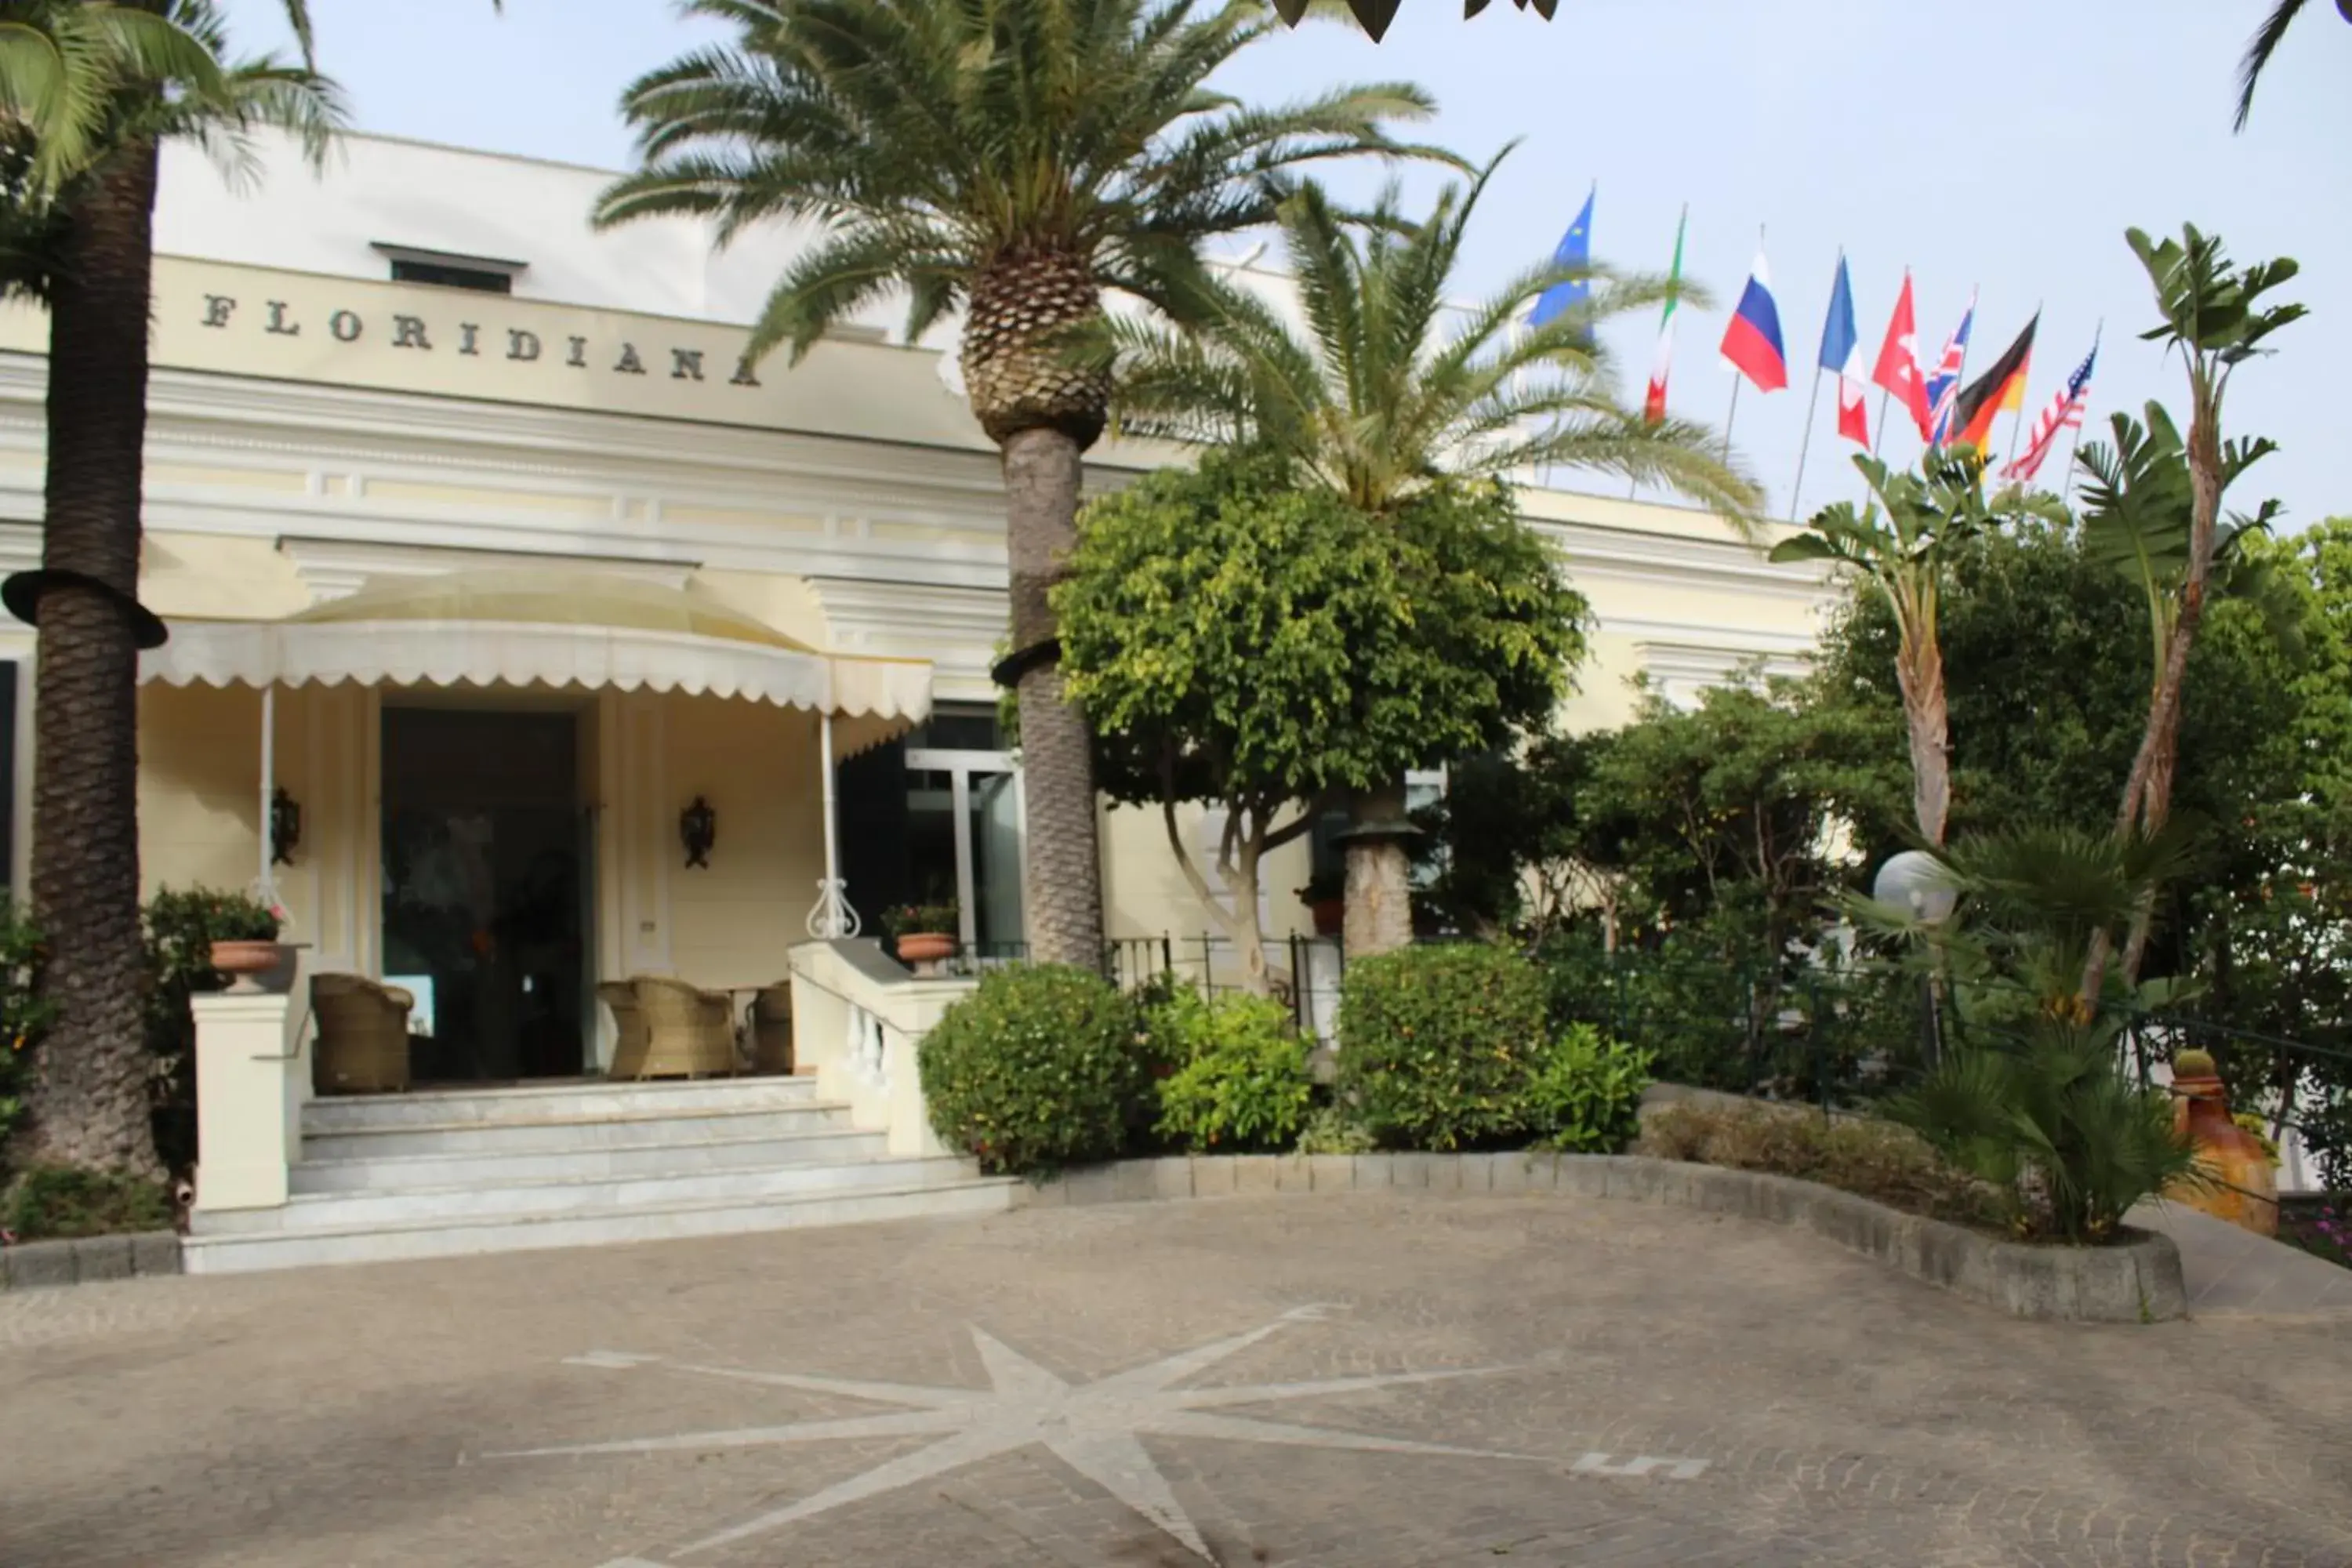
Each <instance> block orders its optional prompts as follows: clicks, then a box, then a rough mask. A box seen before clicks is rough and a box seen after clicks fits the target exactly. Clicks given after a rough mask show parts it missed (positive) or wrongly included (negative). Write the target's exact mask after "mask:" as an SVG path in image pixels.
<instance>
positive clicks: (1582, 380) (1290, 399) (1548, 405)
mask: <svg viewBox="0 0 2352 1568" xmlns="http://www.w3.org/2000/svg"><path fill="white" fill-rule="evenodd" d="M1508 151H1509V150H1508V149H1505V154H1507V153H1508ZM1505 154H1497V155H1496V158H1495V159H1494V161H1493V162H1490V163H1487V165H1486V167H1485V168H1484V169H1482V170H1480V171H1478V173H1477V174H1476V175H1475V178H1474V179H1473V180H1472V181H1471V183H1470V184H1468V186H1467V187H1466V188H1465V187H1462V186H1449V187H1448V188H1447V189H1446V190H1445V192H1444V194H1443V195H1440V196H1439V198H1438V200H1437V204H1436V205H1435V206H1434V208H1433V209H1432V211H1431V212H1430V213H1429V215H1428V216H1426V217H1423V218H1418V219H1412V218H1408V217H1406V216H1404V215H1403V213H1402V211H1401V210H1400V208H1399V205H1398V196H1397V195H1396V193H1395V192H1394V191H1393V190H1391V191H1390V192H1388V193H1386V194H1384V195H1382V196H1381V199H1380V201H1379V203H1378V204H1377V205H1375V207H1374V208H1373V210H1372V211H1371V212H1370V213H1369V214H1367V215H1365V216H1363V217H1362V218H1361V220H1358V219H1357V218H1354V217H1351V216H1349V215H1348V214H1346V213H1344V212H1342V211H1341V210H1340V208H1339V206H1338V205H1335V204H1334V203H1333V201H1332V200H1331V198H1330V197H1329V195H1327V194H1326V193H1325V192H1324V191H1323V190H1322V189H1321V187H1319V186H1318V185H1315V184H1308V185H1307V186H1306V187H1305V188H1303V189H1302V190H1300V191H1299V193H1298V194H1297V195H1295V196H1293V197H1292V198H1291V199H1290V200H1289V201H1287V202H1286V203H1284V204H1283V206H1282V209H1281V213H1280V217H1279V222H1280V225H1281V229H1282V237H1283V240H1284V243H1285V246H1286V248H1287V251H1288V253H1289V258H1290V267H1291V271H1292V273H1293V276H1294V279H1295V282H1296V288H1297V309H1298V316H1299V318H1300V319H1301V321H1303V324H1304V327H1305V331H1303V332H1302V331H1299V330H1298V328H1297V326H1294V325H1293V323H1292V321H1290V320H1289V319H1288V318H1287V317H1286V315H1285V313H1284V312H1283V310H1281V309H1280V308H1278V307H1277V306H1276V305H1275V304H1273V303H1270V302H1268V301H1267V300H1264V299H1262V298H1258V297H1255V296H1253V295H1249V294H1246V293H1243V292H1241V291H1239V290H1234V289H1227V290H1223V291H1221V297H1220V307H1219V310H1218V311H1217V313H1216V315H1215V316H1214V317H1213V319H1212V320H1211V321H1210V322H1209V323H1208V324H1207V326H1206V328H1205V330H1202V331H1175V330H1171V329H1169V328H1167V327H1165V326H1163V325H1160V324H1157V323H1151V322H1143V321H1117V322H1114V323H1113V324H1112V326H1111V329H1110V331H1111V334H1112V337H1113V340H1114V342H1116V343H1117V345H1118V353H1119V363H1120V374H1119V393H1118V398H1117V399H1116V402H1115V411H1116V413H1117V416H1118V419H1119V421H1120V424H1121V427H1122V428H1133V429H1134V430H1136V431H1137V432H1138V433H1140V434H1147V435H1153V436H1159V437H1168V438H1172V439H1176V440H1181V441H1190V442H1197V443H1212V442H1227V441H1232V442H1247V443H1252V444H1262V445H1265V446H1269V447H1274V448H1276V449H1277V450H1280V451H1282V452H1284V453H1285V454H1286V455H1287V456H1289V457H1290V458H1292V459H1293V460H1294V461H1295V462H1296V463H1297V465H1298V467H1299V468H1301V469H1302V470H1303V471H1305V472H1308V473H1311V474H1313V475H1315V476H1316V477H1317V478H1318V479H1319V481H1320V482H1321V483H1323V484H1325V485H1328V487H1330V488H1331V489H1333V490H1335V491H1337V492H1338V493H1339V495H1341V496H1343V497H1345V498H1346V499H1347V500H1348V501H1349V503H1350V504H1351V505H1353V506H1356V507H1358V508H1360V509H1361V510H1364V511H1367V512H1370V513H1372V514H1374V515H1376V516H1377V515H1381V514H1383V513H1387V512H1390V511H1392V510H1394V509H1396V508H1397V507H1399V506H1401V505H1402V504H1403V503H1404V502H1405V501H1406V500H1409V499H1410V498H1411V497H1412V495H1413V494H1414V493H1416V492H1417V491H1418V490H1420V489H1423V487H1424V486H1426V485H1428V484H1429V483H1430V482H1431V481H1432V480H1433V479H1436V478H1437V477H1438V476H1439V475H1441V474H1444V473H1455V474H1471V475H1490V476H1495V477H1498V478H1499V477H1504V476H1508V475H1511V474H1514V473H1519V472H1523V471H1525V470H1528V469H1532V468H1551V467H1567V468H1590V469H1595V470H1599V471H1601V472H1605V473H1612V474H1616V475H1618V476H1621V477H1623V478H1629V479H1638V480H1643V481H1646V482H1649V483H1653V484H1661V485H1664V486H1666V487H1667V488H1668V489H1674V490H1675V491H1677V492H1679V493H1681V494H1683V495H1685V496H1687V497H1689V498H1691V499H1692V500H1696V501H1699V502H1701V503H1702V504H1704V505H1706V506H1708V507H1711V508H1714V509H1715V510H1717V511H1720V512H1722V513H1723V514H1724V515H1725V516H1727V518H1729V519H1731V520H1733V521H1734V522H1735V524H1737V525H1739V526H1742V527H1743V528H1745V527H1746V526H1748V525H1749V524H1751V523H1752V521H1753V520H1754V518H1755V516H1756V514H1757V511H1758V510H1759V507H1760V505H1761V500H1762V497H1761V494H1760V492H1759V490H1758V489H1756V487H1755V486H1754V484H1752V483H1751V482H1750V481H1749V480H1748V479H1745V478H1744V477H1742V476H1741V475H1740V474H1739V473H1738V471H1737V470H1735V469H1734V468H1731V467H1730V466H1729V465H1728V464H1727V462H1726V461H1725V460H1724V459H1723V458H1722V457H1721V455H1720V454H1721V452H1722V440H1721V437H1718V436H1717V435H1716V434H1715V433H1714V432H1713V431H1710V430H1708V429H1707V428H1706V427H1705V426H1701V425H1696V424H1694V423H1691V422H1689V421H1686V420H1680V419H1668V420H1665V421H1663V422H1662V423H1659V424H1655V425H1652V424H1649V423H1646V422H1645V421H1644V420H1643V417H1642V415H1641V412H1640V411H1639V410H1637V409H1633V408H1629V407H1627V406H1626V405H1624V403H1623V402H1622V401H1621V400H1620V398H1619V397H1618V395H1617V393H1616V391H1615V389H1614V385H1613V378H1612V374H1611V372H1612V365H1611V363H1610V361H1609V359H1608V357H1607V355H1606V354H1605V353H1604V352H1603V351H1602V349H1601V346H1600V344H1599V342H1597V340H1596V339H1595V337H1594V331H1593V330H1594V327H1595V326H1596V324H1597V323H1599V322H1600V321H1604V320H1607V319H1609V318H1611V317H1613V316H1617V315H1621V314H1622V313H1624V312H1626V311H1629V310H1639V309H1643V308H1644V307H1648V306H1654V305H1655V304H1657V303H1658V302H1659V300H1661V299H1662V298H1663V296H1664V284H1663V283H1661V282H1659V281H1657V280H1654V279H1637V278H1614V277H1609V276H1599V275H1594V274H1592V273H1591V272H1589V271H1585V270H1581V269H1575V268H1563V267H1560V266H1559V265H1557V264H1552V263H1547V264H1546V265H1543V266H1540V267H1537V268H1531V269H1529V270H1528V271H1527V272H1524V273H1522V274H1520V275H1519V276H1518V277H1517V278H1515V279H1512V280H1511V281H1509V282H1507V283H1506V284H1505V285H1504V286H1503V287H1502V288H1501V289H1499V290H1497V291H1496V293H1494V294H1493V295H1491V296H1489V297H1488V298H1487V299H1486V300H1484V301H1482V302H1481V303H1479V304H1478V305H1476V306H1475V307H1474V308H1472V309H1471V310H1469V311H1468V312H1467V313H1466V315H1464V316H1463V317H1462V318H1461V319H1460V320H1459V321H1456V320H1454V318H1453V314H1452V312H1451V310H1450V308H1449V305H1448V300H1447V286H1448V285H1449V283H1450V282H1451V281H1452V279H1453V277H1454V268H1455V266H1456V264H1457V262H1458V261H1459V259H1460V257H1461V251H1462V243H1463V238H1464V236H1465V234H1466V232H1467V231H1468V228H1469V224H1470V218H1471V215H1472V214H1473V212H1475V210H1476V207H1477V205H1478V198H1479V196H1480V195H1481V194H1482V193H1483V192H1484V191H1485V190H1486V183H1487V181H1488V180H1489V179H1490V178H1491V177H1492V176H1493V174H1494V172H1495V169H1496V165H1498V164H1499V163H1501V162H1502V158H1503V156H1504V155H1505ZM1570 281H1581V282H1584V283H1587V284H1590V285H1591V297H1590V298H1589V300H1587V301H1586V302H1585V303H1584V304H1583V305H1581V306H1580V307H1578V308H1575V309H1572V310H1569V311H1567V312H1565V313H1563V314H1560V315H1559V316H1555V317H1554V318H1552V319H1551V320H1550V321H1547V322H1546V323H1545V324H1544V325H1542V326H1538V327H1529V326H1527V325H1525V320H1526V317H1527V316H1528V310H1529V308H1530V307H1531V306H1533V305H1534V303H1535V302H1536V300H1538V298H1539V297H1540V296H1541V295H1542V294H1543V293H1544V291H1545V290H1546V289H1550V288H1552V287H1554V286H1555V285H1558V284H1560V283H1562V282H1570ZM1685 292H1687V293H1690V294H1692V295H1693V296H1694V297H1695V298H1697V297H1701V296H1699V295H1698V292H1697V291H1696V290H1691V289H1685ZM1431 760H1432V761H1433V762H1435V761H1439V760H1442V759H1436V758H1433V759H1431ZM1351 812H1352V815H1353V816H1355V818H1356V820H1355V822H1354V823H1353V824H1352V825H1351V827H1350V830H1349V840H1348V843H1349V847H1348V898H1347V914H1346V919H1345V928H1344V930H1345V938H1344V940H1345V941H1346V943H1347V946H1348V950H1349V952H1386V951H1388V950H1390V949H1391V948H1395V947H1401V946H1402V945H1404V944H1405V943H1406V942H1410V941H1411V940H1412V908H1411V893H1410V888H1409V877H1410V869H1411V868H1410V866H1409V864H1408V857H1407V854H1406V852H1405V849H1404V847H1403V844H1402V837H1400V835H1399V832H1398V831H1397V830H1398V829H1399V828H1400V827H1401V826H1402V818H1403V815H1404V784H1403V781H1402V780H1401V779H1400V780H1397V781H1394V782H1393V783H1391V784H1389V785H1387V786H1385V787H1383V788H1381V789H1378V790H1374V791H1370V792H1368V793H1366V794H1365V795H1361V796H1360V797H1359V798H1358V799H1357V800H1356V801H1355V802H1354V803H1352V805H1351Z"/></svg>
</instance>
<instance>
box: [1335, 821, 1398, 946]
mask: <svg viewBox="0 0 2352 1568" xmlns="http://www.w3.org/2000/svg"><path fill="white" fill-rule="evenodd" d="M1404 802H1405V786H1404V781H1403V780H1402V779H1398V780H1396V781H1395V782H1394V783H1392V784H1382V785H1381V786H1380V787H1379V788H1377V789H1369V790H1359V791H1357V792H1356V793H1355V794H1354V795H1351V796H1350V797H1349V803H1348V807H1349V809H1348V817H1349V822H1348V829H1349V833H1350V834H1351V835H1362V834H1365V833H1367V830H1370V834H1371V835H1372V836H1370V837H1349V840H1348V851H1347V853H1348V882H1347V889H1346V897H1347V904H1346V912H1345V913H1344V914H1343V915H1342V917H1341V920H1340V926H1339V941H1340V944H1341V946H1342V948H1343V949H1344V951H1345V952H1347V954H1348V956H1349V958H1369V957H1370V956H1371V955H1372V954H1374V953H1376V952H1395V951H1396V950H1397V949H1398V948H1401V947H1410V946H1412V857H1411V856H1409V855H1408V854H1407V853H1406V852H1405V847H1404V841H1403V840H1402V839H1401V838H1395V837H1387V836H1385V833H1384V832H1383V830H1385V829H1389V828H1393V827H1397V826H1401V825H1402V824H1403V822H1404V820H1405V808H1404Z"/></svg>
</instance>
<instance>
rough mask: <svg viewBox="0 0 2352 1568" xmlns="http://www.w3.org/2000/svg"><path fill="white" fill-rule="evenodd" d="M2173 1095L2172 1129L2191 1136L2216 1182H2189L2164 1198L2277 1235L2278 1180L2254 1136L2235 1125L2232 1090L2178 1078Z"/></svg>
mask: <svg viewBox="0 0 2352 1568" xmlns="http://www.w3.org/2000/svg"><path fill="white" fill-rule="evenodd" d="M2172 1094H2173V1110H2172V1116H2173V1125H2174V1126H2175V1127H2176V1128H2178V1129H2179V1131H2182V1132H2184V1133H2186V1134H2187V1135H2188V1137H2189V1142H2190V1143H2191V1144H2193V1145H2194V1146H2195V1148H2196V1150H2197V1163H2199V1164H2200V1165H2201V1166H2203V1167H2204V1168H2205V1171H2206V1173H2208V1174H2209V1175H2210V1176H2211V1177H2212V1178H2213V1180H2212V1181H2211V1182H2210V1183H2208V1184H2203V1185H2201V1186H2190V1185H2189V1184H2186V1183H2184V1184H2181V1185H2180V1186H2179V1188H2178V1189H2176V1190H2175V1191H2173V1192H2170V1193H2168V1194H2165V1195H2166V1196H2167V1197H2169V1198H2170V1199H2171V1200H2172V1201H2173V1202H2175V1203H2177V1204H2185V1205H2188V1206H2189V1207H2190V1208H2193V1209H2200V1210H2202V1211H2203V1212H2205V1213H2206V1214H2210V1215H2212V1216H2213V1217H2214V1218H2216V1219H2226V1220H2228V1221H2229V1222H2230V1223H2231V1225H2236V1226H2244V1227H2245V1228H2246V1229H2248V1230H2251V1231H2252V1232H2253V1233H2254V1234H2255V1235H2257V1236H2276V1235H2277V1234H2278V1177H2277V1175H2276V1173H2273V1171H2272V1169H2271V1161H2270V1156H2269V1155H2268V1154H2265V1153H2263V1146H2262V1145H2261V1144H2260V1143H2258V1142H2255V1141H2254V1135H2253V1134H2252V1133H2251V1132H2249V1131H2246V1130H2245V1129H2244V1128H2242V1127H2241V1126H2239V1125H2238V1124H2237V1123H2236V1122H2234V1121H2231V1120H2230V1097H2229V1091H2228V1089H2225V1088H2224V1087H2223V1086H2222V1083H2221V1079H2220V1078H2218V1077H2216V1076H2214V1075H2212V1074H2210V1073H2193V1074H2189V1075H2188V1076H2185V1077H2180V1078H2176V1079H2173V1080H2172Z"/></svg>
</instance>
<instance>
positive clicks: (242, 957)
mask: <svg viewBox="0 0 2352 1568" xmlns="http://www.w3.org/2000/svg"><path fill="white" fill-rule="evenodd" d="M286 957H287V947H286V944H285V943H284V942H272V941H265V940H262V939H258V938H255V939H249V940H239V941H235V942H215V943H213V951H212V963H213V967H214V968H215V969H217V970H219V971H220V972H221V973H223V974H226V975H231V976H233V977H234V978H233V979H232V980H231V981H230V982H229V989H230V990H231V991H235V992H239V993H242V994H247V995H251V994H254V993H255V992H257V991H259V990H260V989H261V985H260V984H259V983H258V981H257V976H259V975H264V974H272V973H277V972H278V970H280V969H283V968H284V967H285V966H286Z"/></svg>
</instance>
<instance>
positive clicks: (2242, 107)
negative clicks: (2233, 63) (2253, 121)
mask: <svg viewBox="0 0 2352 1568" xmlns="http://www.w3.org/2000/svg"><path fill="white" fill-rule="evenodd" d="M2303 7H2304V0H2278V4H2277V5H2273V6H2272V7H2271V14H2270V15H2269V16H2265V17H2263V25H2262V26H2259V27H2257V28H2255V29H2254V36H2253V37H2252V38H2250V39H2248V40H2247V42H2246V58H2243V59H2242V60H2240V61H2239V62H2238V118H2237V120H2236V121H2235V122H2234V125H2235V129H2237V130H2240V131H2243V130H2244V129H2245V128H2246V117H2247V116H2248V115H2250V114H2252V112H2253V111H2254V84H2255V83H2256V82H2259V81H2260V80H2262V79H2263V71H2265V70H2267V69H2269V68H2270V63H2271V56H2273V54H2275V53H2277V52H2278V47H2279V45H2280V44H2282V43H2284V41H2285V39H2286V30H2287V28H2288V27H2290V26H2294V19H2295V18H2296V17H2297V16H2301V15H2303ZM2336 15H2337V16H2341V17H2343V18H2344V19H2345V20H2346V21H2347V22H2352V0H2336Z"/></svg>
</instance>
